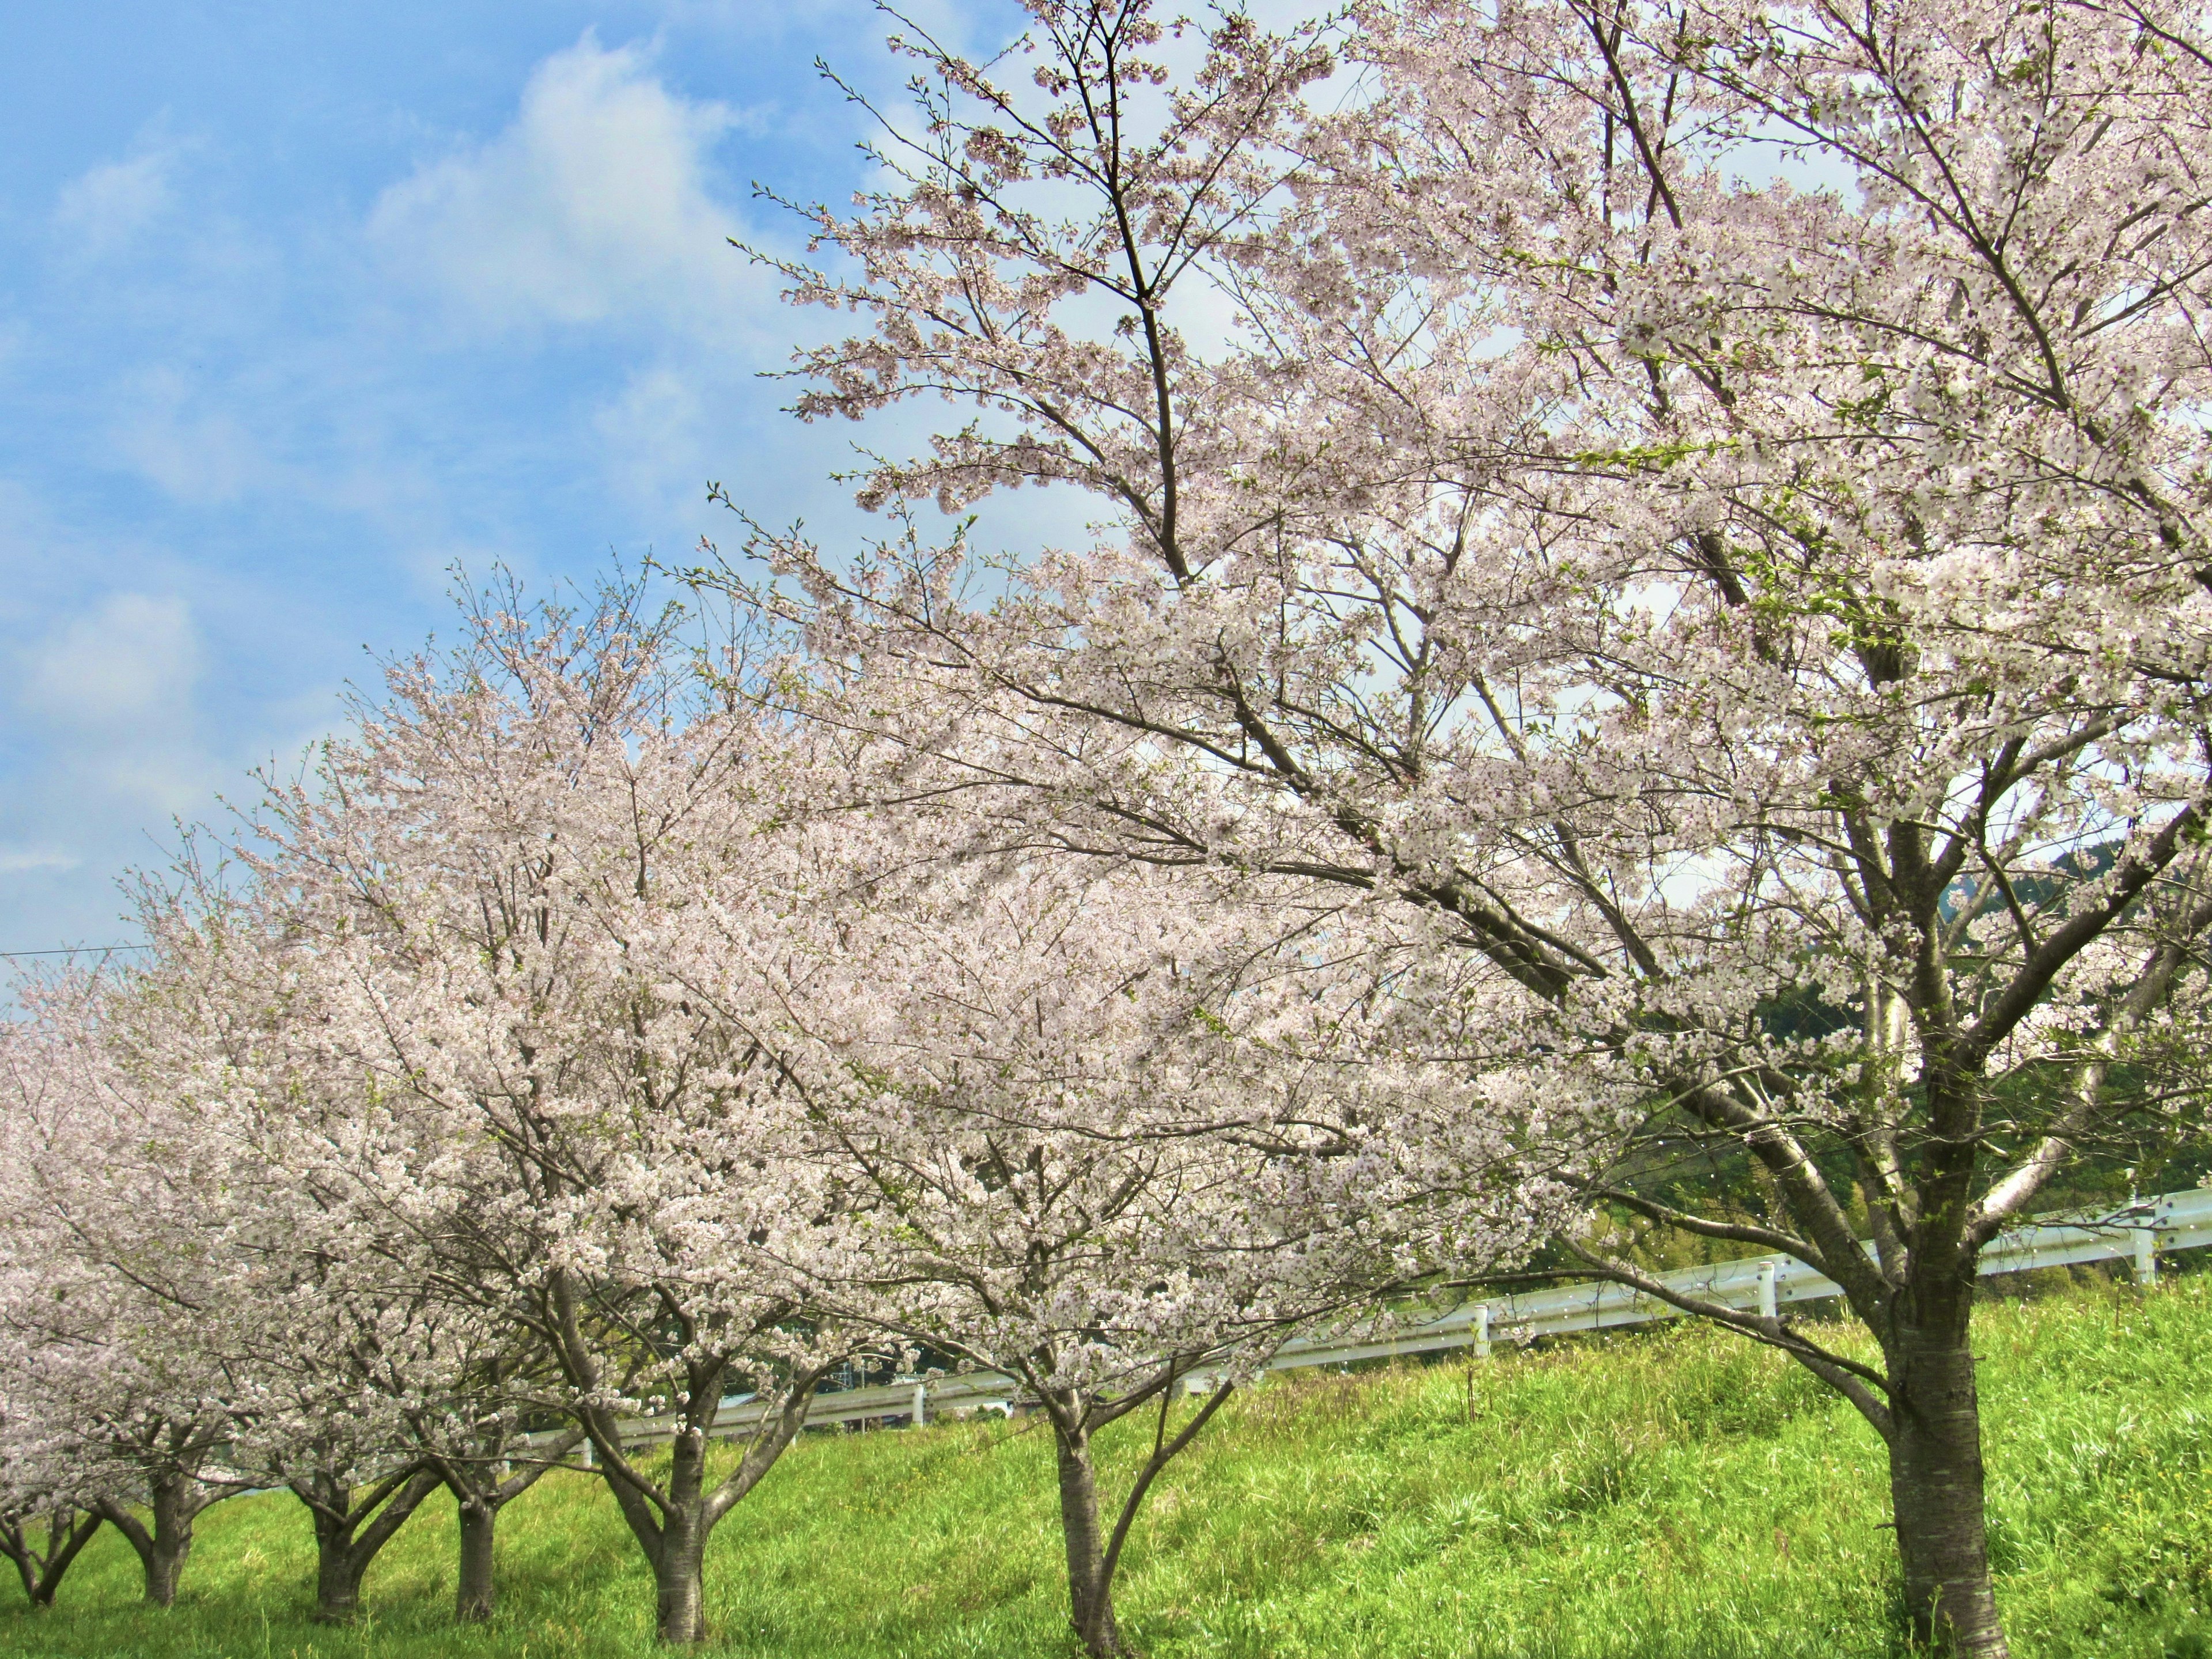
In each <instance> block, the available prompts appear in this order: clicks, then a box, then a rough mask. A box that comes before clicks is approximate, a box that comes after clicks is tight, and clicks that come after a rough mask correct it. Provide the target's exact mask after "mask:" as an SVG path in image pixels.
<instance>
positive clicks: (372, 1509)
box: [292, 1469, 441, 1625]
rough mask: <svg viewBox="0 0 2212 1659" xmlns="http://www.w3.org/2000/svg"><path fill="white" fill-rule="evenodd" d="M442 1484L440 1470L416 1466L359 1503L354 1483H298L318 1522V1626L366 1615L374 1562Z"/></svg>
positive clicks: (296, 1489) (318, 1480)
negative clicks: (364, 1586) (365, 1584)
mask: <svg viewBox="0 0 2212 1659" xmlns="http://www.w3.org/2000/svg"><path fill="white" fill-rule="evenodd" d="M440 1484H441V1483H440V1480H439V1478H438V1476H437V1475H436V1474H435V1473H433V1472H431V1471H429V1470H428V1469H419V1470H415V1471H412V1472H410V1473H407V1474H399V1475H393V1476H391V1477H389V1478H388V1479H386V1480H384V1481H383V1482H381V1483H380V1485H379V1486H376V1487H374V1488H373V1489H372V1490H371V1491H370V1492H369V1494H368V1497H367V1498H364V1499H362V1501H360V1502H359V1503H356V1501H355V1498H354V1492H353V1489H352V1488H351V1487H349V1486H344V1485H342V1484H341V1483H339V1482H338V1481H337V1480H331V1479H330V1478H329V1477H327V1476H317V1477H316V1478H315V1479H313V1480H310V1481H307V1482H301V1483H296V1484H295V1486H293V1488H292V1490H293V1491H294V1492H295V1493H296V1494H298V1496H299V1497H300V1498H301V1501H302V1502H303V1503H305V1504H307V1510H308V1513H309V1514H311V1515H312V1516H313V1517H314V1522H315V1613H314V1617H315V1621H316V1622H317V1623H318V1624H324V1625H345V1624H350V1623H352V1622H353V1620H356V1618H358V1617H359V1616H360V1614H361V1581H362V1578H363V1577H366V1576H367V1575H368V1568H369V1564H370V1563H371V1562H373V1561H374V1560H375V1559H376V1557H377V1553H378V1552H379V1551H380V1550H382V1549H383V1547H385V1545H386V1543H388V1542H389V1541H391V1539H392V1534H394V1533H396V1532H398V1530H399V1528H400V1527H401V1526H402V1525H403V1524H404V1522H405V1521H406V1519H407V1517H408V1516H410V1515H412V1514H414V1513H415V1510H416V1508H417V1507H418V1506H419V1505H420V1504H422V1500H423V1499H424V1498H428V1496H429V1495H430V1494H431V1493H432V1492H435V1491H436V1490H437V1489H438V1486H439V1485H440ZM311 1494H312V1495H311Z"/></svg>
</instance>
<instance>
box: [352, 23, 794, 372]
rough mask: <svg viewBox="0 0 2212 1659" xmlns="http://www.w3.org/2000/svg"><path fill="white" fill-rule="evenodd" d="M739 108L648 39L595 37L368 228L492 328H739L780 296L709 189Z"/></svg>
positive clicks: (711, 336) (391, 202) (389, 195)
mask: <svg viewBox="0 0 2212 1659" xmlns="http://www.w3.org/2000/svg"><path fill="white" fill-rule="evenodd" d="M734 125H738V116H737V115H736V113H735V112H732V110H731V109H730V108H728V107H727V106H725V105H721V104H718V103H707V102H699V101H694V100H688V99H685V98H684V97H683V96H681V95H680V94H677V93H674V92H671V90H670V89H669V88H667V87H666V86H665V85H664V84H663V83H662V82H660V81H659V79H658V78H657V77H656V76H653V74H652V72H651V67H650V56H649V53H648V52H647V51H646V50H645V49H643V48H641V47H638V46H622V47H617V48H616V49H614V50H611V51H610V50H608V49H606V48H605V47H602V46H600V45H599V42H598V40H595V39H594V38H593V37H592V36H591V35H590V34H586V35H585V37H584V38H583V39H582V40H580V41H579V42H578V43H577V44H576V45H575V46H571V47H569V48H568V49H567V50H566V51H563V52H556V53H555V54H554V55H553V56H551V57H550V58H546V59H544V61H543V62H542V63H540V64H538V67H537V69H536V70H534V71H533V72H532V75H531V76H530V80H529V83H528V85H527V86H526V88H524V91H523V94H522V102H521V107H520V112H518V114H517V115H516V118H515V120H514V122H513V125H511V126H509V127H508V128H507V130H506V131H504V132H501V134H499V135H498V136H497V137H494V138H492V139H490V140H489V141H488V142H485V143H480V144H477V145H473V146H471V147H470V148H468V149H465V150H463V151H461V152H460V153H459V154H457V155H451V156H448V157H446V158H445V159H443V160H441V161H435V162H433V163H430V164H429V165H428V166H425V167H422V168H420V169H418V170H417V171H416V173H414V174H413V175H412V176H411V177H410V178H408V179H404V180H402V181H401V182H399V183H398V184H396V185H392V187H390V188H389V189H388V190H386V191H385V192H384V194H383V196H382V197H380V199H379V201H378V202H377V204H376V207H375V210H374V212H373V214H372V215H371V216H370V221H369V231H370V234H371V236H372V237H373V239H374V240H375V241H376V242H377V243H378V244H379V245H380V246H381V247H382V248H383V250H384V251H385V252H386V255H387V256H388V257H389V258H391V259H392V261H393V263H394V264H395V265H396V266H397V267H398V269H399V270H402V271H403V272H404V273H405V274H407V275H408V276H410V277H412V278H413V279H415V280H416V281H418V282H425V283H429V284H431V285H432V286H434V287H435V288H436V289H438V290H440V291H441V293H442V294H443V295H445V296H446V297H447V299H448V300H449V301H452V302H453V304H454V305H455V306H456V307H458V309H459V311H460V312H461V313H463V314H464V315H465V316H466V317H467V318H468V319H470V320H471V321H472V322H473V323H475V324H477V325H479V326H480V327H483V328H486V329H489V330H498V329H501V328H505V327H509V326H513V325H518V324H547V323H551V324H568V325H580V324H591V323H600V322H606V321H610V320H614V319H620V320H623V321H624V322H626V323H633V324H634V323H635V322H636V321H638V320H640V319H651V320H653V321H654V322H657V323H658V324H659V325H662V326H664V327H671V328H673V329H675V330H676V331H678V332H680V333H683V334H684V335H687V336H690V337H698V338H702V339H706V340H711V341H728V340H733V339H734V338H736V337H738V336H740V335H742V334H744V332H746V331H748V328H749V322H748V314H749V313H757V312H758V311H759V310H760V309H761V308H762V307H763V306H765V305H768V304H770V303H772V301H771V300H770V295H769V285H768V284H767V283H764V282H763V280H761V278H760V277H759V276H757V273H755V272H754V271H753V270H751V269H750V267H749V266H748V264H747V263H746V261H745V259H744V256H743V255H741V254H739V253H738V252H736V251H735V250H733V249H732V248H731V247H730V246H728V239H729V238H730V237H731V236H732V235H735V234H738V232H739V230H740V224H739V222H738V218H737V216H735V215H734V214H733V213H732V211H731V210H729V209H728V208H727V207H726V206H725V205H724V204H722V203H720V201H718V200H717V199H716V197H715V195H714V190H713V188H712V180H713V167H712V165H711V154H712V150H713V148H714V145H715V143H717V141H719V140H720V138H721V137H723V135H724V134H726V132H728V131H730V130H731V129H732V127H733V126H734Z"/></svg>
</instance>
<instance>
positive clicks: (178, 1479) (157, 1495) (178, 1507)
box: [100, 1475, 210, 1607]
mask: <svg viewBox="0 0 2212 1659" xmlns="http://www.w3.org/2000/svg"><path fill="white" fill-rule="evenodd" d="M209 1501H210V1500H209V1498H208V1497H207V1494H206V1492H205V1489H204V1488H203V1487H202V1486H200V1483H199V1482H198V1481H197V1480H193V1479H192V1478H191V1476H189V1475H167V1476H163V1477H161V1478H158V1479H156V1480H153V1481H152V1482H150V1483H149V1487H148V1491H147V1504H146V1507H147V1509H148V1510H149V1513H150V1515H151V1517H152V1520H153V1525H152V1526H151V1527H149V1526H148V1525H147V1524H146V1523H145V1522H143V1521H141V1520H139V1518H138V1517H137V1516H135V1515H133V1514H131V1511H130V1510H127V1509H125V1507H124V1506H123V1505H122V1504H118V1503H116V1502H114V1501H113V1500H112V1499H107V1498H103V1499H102V1500H101V1501H100V1514H101V1515H102V1516H104V1517H106V1521H107V1523H108V1525H110V1526H112V1527H113V1528H115V1529H116V1531H118V1532H119V1533H121V1534H123V1535H124V1537H125V1538H126V1539H128V1540H130V1541H131V1548H132V1549H133V1550H135V1551H137V1554H138V1565H139V1566H140V1567H141V1568H142V1569H143V1571H144V1572H145V1575H146V1599H147V1601H150V1602H151V1603H153V1605H154V1606H155V1607H168V1606H170V1605H171V1604H172V1603H173V1602H174V1601H176V1599H177V1582H178V1580H179V1579H180V1578H182V1577H184V1572H185V1559H186V1558H187V1557H188V1556H190V1555H191V1553H192V1522H193V1520H194V1518H195V1517H197V1516H198V1514H199V1512H200V1511H201V1510H204V1509H205V1508H206V1507H207V1506H208V1503H209Z"/></svg>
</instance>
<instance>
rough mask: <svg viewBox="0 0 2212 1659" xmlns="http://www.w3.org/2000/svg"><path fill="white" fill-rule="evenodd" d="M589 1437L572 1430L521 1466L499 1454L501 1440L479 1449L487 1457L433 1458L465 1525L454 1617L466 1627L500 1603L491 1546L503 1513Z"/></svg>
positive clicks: (459, 1521) (456, 1514) (461, 1524)
mask: <svg viewBox="0 0 2212 1659" xmlns="http://www.w3.org/2000/svg"><path fill="white" fill-rule="evenodd" d="M583 1438H584V1431H582V1430H581V1429H574V1430H571V1431H569V1432H568V1433H567V1434H565V1435H562V1436H561V1437H558V1438H556V1439H555V1440H554V1441H553V1442H551V1443H550V1444H548V1445H546V1446H544V1447H543V1448H541V1449H540V1451H539V1455H535V1456H531V1457H527V1458H526V1459H525V1460H524V1461H523V1463H522V1467H521V1468H519V1469H512V1471H511V1472H510V1469H511V1465H510V1464H509V1462H508V1461H507V1459H505V1458H504V1457H501V1456H500V1455H498V1454H499V1453H500V1452H501V1451H502V1450H503V1449H505V1445H506V1442H505V1441H504V1440H503V1439H502V1440H499V1441H494V1442H491V1443H488V1444H486V1445H484V1446H483V1447H481V1448H479V1450H480V1451H481V1452H482V1453H483V1454H484V1456H483V1459H481V1460H479V1459H472V1458H466V1457H464V1458H459V1459H456V1458H452V1457H446V1456H435V1457H434V1458H433V1462H432V1467H433V1468H435V1471H436V1473H437V1474H438V1476H439V1478H440V1479H441V1480H443V1481H444V1482H445V1483H446V1489H447V1491H448V1492H452V1493H453V1517H454V1520H455V1522H457V1524H458V1525H459V1528H460V1556H459V1571H458V1573H457V1574H456V1576H455V1578H454V1583H453V1617H454V1619H455V1620H457V1621H458V1622H459V1623H461V1624H464V1625H474V1624H481V1623H482V1622H483V1620H487V1619H489V1618H490V1617H491V1615H492V1613H493V1611H494V1609H495V1607H497V1606H498V1604H499V1581H498V1577H497V1575H496V1568H495V1561H494V1559H493V1554H492V1548H493V1544H494V1541H495V1539H496V1538H497V1536H498V1532H499V1512H500V1511H501V1510H503V1509H505V1508H506V1507H507V1504H510V1503H512V1502H513V1501H514V1499H516V1498H520V1497H521V1496H522V1494H523V1493H524V1492H528V1491H529V1490H530V1489H531V1487H532V1486H536V1485H537V1484H538V1479H539V1477H541V1476H542V1475H544V1473H545V1471H546V1470H548V1469H550V1468H553V1467H555V1466H556V1464H558V1463H559V1462H561V1460H562V1459H563V1458H565V1457H566V1456H568V1454H569V1453H570V1452H572V1451H574V1449H576V1446H577V1443H579V1442H580V1441H582V1440H583Z"/></svg>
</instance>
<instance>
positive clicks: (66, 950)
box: [0, 945, 152, 962]
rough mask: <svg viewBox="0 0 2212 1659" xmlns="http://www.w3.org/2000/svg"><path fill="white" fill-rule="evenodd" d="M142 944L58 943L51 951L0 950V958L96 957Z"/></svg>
mask: <svg viewBox="0 0 2212 1659" xmlns="http://www.w3.org/2000/svg"><path fill="white" fill-rule="evenodd" d="M151 948H152V947H151V946H149V945H56V946H55V947H54V948H53V949H52V950H51V951H0V960H5V961H9V962H13V961H15V958H16V957H97V956H105V955H106V953H107V952H108V951H144V950H149V949H151Z"/></svg>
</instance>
